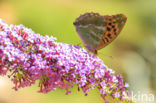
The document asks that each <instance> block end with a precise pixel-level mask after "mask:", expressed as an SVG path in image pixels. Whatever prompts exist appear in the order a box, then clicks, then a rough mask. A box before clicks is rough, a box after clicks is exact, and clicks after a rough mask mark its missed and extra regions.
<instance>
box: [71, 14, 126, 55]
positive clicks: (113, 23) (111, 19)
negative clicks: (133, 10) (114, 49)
mask: <svg viewBox="0 0 156 103" xmlns="http://www.w3.org/2000/svg"><path fill="white" fill-rule="evenodd" d="M126 20H127V17H126V16H125V15H124V14H116V15H111V16H109V15H104V16H102V15H100V14H99V13H93V12H92V13H85V14H83V15H80V17H78V18H77V19H76V20H75V22H74V23H73V24H74V26H75V28H76V31H77V33H78V34H79V36H80V39H81V40H82V41H83V43H84V46H85V48H86V49H87V50H88V51H89V52H92V53H94V54H97V50H100V49H102V48H104V47H105V46H107V45H108V44H110V43H111V42H112V41H113V40H114V39H115V38H116V37H117V36H118V35H119V33H120V32H121V30H122V28H123V26H124V25H125V23H126Z"/></svg>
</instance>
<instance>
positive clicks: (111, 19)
mask: <svg viewBox="0 0 156 103" xmlns="http://www.w3.org/2000/svg"><path fill="white" fill-rule="evenodd" d="M104 18H105V20H106V24H107V25H106V29H105V33H104V34H103V36H102V38H101V41H100V44H99V45H98V46H97V47H96V50H99V49H102V48H104V47H105V46H107V45H108V44H110V43H111V42H112V41H113V40H114V39H115V38H116V37H117V36H118V35H119V33H120V32H121V30H122V28H123V27H124V25H125V23H126V20H127V17H126V16H125V15H123V14H117V15H112V16H104Z"/></svg>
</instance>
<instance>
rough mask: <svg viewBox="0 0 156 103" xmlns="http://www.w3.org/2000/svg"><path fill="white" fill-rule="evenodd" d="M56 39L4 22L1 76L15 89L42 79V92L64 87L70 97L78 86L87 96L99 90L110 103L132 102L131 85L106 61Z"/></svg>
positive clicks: (0, 39)
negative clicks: (75, 86)
mask: <svg viewBox="0 0 156 103" xmlns="http://www.w3.org/2000/svg"><path fill="white" fill-rule="evenodd" d="M55 40H56V38H54V37H52V36H51V37H49V36H42V35H40V34H36V33H34V32H33V31H32V30H31V29H28V28H26V27H24V26H23V25H18V26H16V25H10V26H8V25H7V24H5V22H4V21H3V20H1V19H0V75H1V76H2V75H6V74H7V73H9V76H8V77H9V78H11V80H12V81H13V83H14V84H15V86H14V87H13V88H14V89H15V90H18V89H19V88H21V87H22V88H23V87H26V86H31V85H32V84H34V83H35V81H36V80H39V85H38V86H39V87H40V90H39V92H41V93H48V92H50V91H51V90H55V89H56V88H64V89H66V91H67V92H66V94H69V93H71V91H70V90H69V89H70V88H72V87H73V84H76V85H77V86H78V90H80V88H81V89H82V91H83V92H84V94H85V95H86V96H87V92H88V91H90V90H92V89H94V88H98V89H99V91H100V93H101V96H102V98H103V99H104V100H105V102H106V103H108V102H107V100H106V99H105V97H106V96H112V98H113V99H114V100H115V101H120V102H126V103H130V102H131V99H130V97H129V95H128V94H129V93H128V91H127V90H126V89H127V87H128V84H125V83H123V79H122V77H121V76H120V75H118V76H116V75H115V74H114V71H113V70H111V69H109V68H108V67H107V66H106V65H104V63H103V61H102V60H100V59H99V58H98V57H97V56H93V55H90V54H88V52H87V51H86V50H85V49H83V48H81V47H79V46H73V45H69V44H66V43H59V42H56V41H55Z"/></svg>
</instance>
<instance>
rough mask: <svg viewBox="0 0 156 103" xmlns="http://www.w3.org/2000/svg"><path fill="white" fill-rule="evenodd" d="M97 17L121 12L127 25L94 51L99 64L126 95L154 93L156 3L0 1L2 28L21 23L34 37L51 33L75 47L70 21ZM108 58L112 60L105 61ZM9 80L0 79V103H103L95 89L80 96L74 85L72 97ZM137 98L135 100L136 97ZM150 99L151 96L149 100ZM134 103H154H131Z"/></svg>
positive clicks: (130, 0)
mask: <svg viewBox="0 0 156 103" xmlns="http://www.w3.org/2000/svg"><path fill="white" fill-rule="evenodd" d="M91 11H92V12H98V13H100V14H101V15H108V14H109V15H112V14H118V13H123V14H125V15H126V16H127V17H128V20H127V23H126V25H125V27H124V29H123V30H122V32H121V33H120V35H119V36H118V38H117V39H116V40H115V41H113V42H112V43H111V44H110V45H109V46H107V47H105V48H103V49H102V50H100V51H99V57H100V58H101V59H102V60H103V61H104V63H105V64H106V65H107V66H108V67H110V68H112V69H114V70H115V71H116V74H122V75H123V77H124V80H125V81H126V82H128V83H129V85H130V88H129V91H130V92H131V93H135V94H136V95H138V96H139V95H140V96H141V95H142V94H145V95H147V96H149V97H150V95H151V94H152V95H154V94H155V92H156V0H0V18H2V19H3V20H5V22H6V23H8V24H16V25H18V24H23V25H25V26H26V27H29V28H31V29H32V30H34V31H35V32H36V33H40V34H42V35H53V36H55V37H57V39H58V42H65V43H69V44H73V45H77V44H79V43H80V45H81V46H83V44H82V42H81V40H80V38H79V36H78V35H77V33H76V31H75V28H74V26H73V21H74V20H75V18H77V17H78V16H79V15H80V14H83V13H85V12H91ZM109 56H112V57H113V58H110V57H109ZM12 87H13V84H12V82H11V81H10V80H9V79H8V78H7V76H6V77H0V103H104V101H103V100H102V98H101V97H100V96H99V92H98V91H97V90H96V89H95V90H93V91H90V92H89V95H88V96H84V94H83V93H82V92H78V91H77V87H76V86H75V87H74V88H73V89H72V90H71V91H72V94H69V95H65V90H61V89H57V90H56V91H52V92H50V93H48V94H40V93H37V92H36V91H38V90H39V88H38V86H37V84H36V85H34V86H32V87H26V88H23V89H19V90H18V92H16V91H14V90H13V89H12ZM136 98H138V97H136ZM155 99H156V98H155ZM137 103H156V102H154V101H153V102H152V101H151V102H150V101H137Z"/></svg>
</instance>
